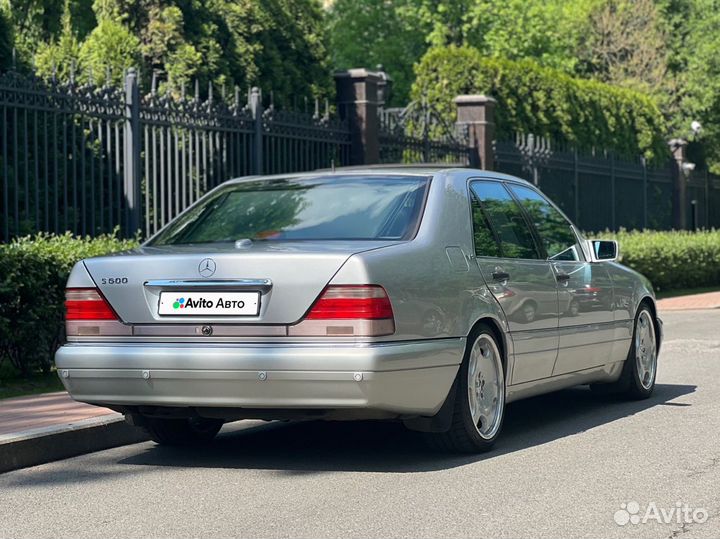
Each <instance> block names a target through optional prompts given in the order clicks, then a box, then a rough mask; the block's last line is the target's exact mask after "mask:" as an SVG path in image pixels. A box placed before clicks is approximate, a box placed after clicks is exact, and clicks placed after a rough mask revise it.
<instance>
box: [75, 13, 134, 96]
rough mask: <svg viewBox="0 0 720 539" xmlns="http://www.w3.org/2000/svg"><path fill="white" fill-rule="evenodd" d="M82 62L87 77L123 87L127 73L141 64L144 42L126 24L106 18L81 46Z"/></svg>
mask: <svg viewBox="0 0 720 539" xmlns="http://www.w3.org/2000/svg"><path fill="white" fill-rule="evenodd" d="M79 59H80V66H81V67H82V70H81V73H82V74H83V76H84V77H91V78H92V79H93V81H94V82H96V83H105V82H112V83H114V84H120V83H121V82H122V75H123V70H125V69H127V68H130V67H133V66H136V65H138V62H139V59H140V42H139V40H138V39H137V38H136V37H135V36H134V35H133V34H131V33H130V30H128V28H127V27H126V26H124V25H123V24H121V23H119V22H117V21H114V20H111V19H102V20H100V22H99V23H98V25H97V26H96V27H95V29H94V30H93V31H92V32H90V34H89V35H88V37H87V39H86V40H85V41H83V43H82V45H81V46H80V54H79ZM108 74H109V76H110V79H111V80H110V81H107V76H108Z"/></svg>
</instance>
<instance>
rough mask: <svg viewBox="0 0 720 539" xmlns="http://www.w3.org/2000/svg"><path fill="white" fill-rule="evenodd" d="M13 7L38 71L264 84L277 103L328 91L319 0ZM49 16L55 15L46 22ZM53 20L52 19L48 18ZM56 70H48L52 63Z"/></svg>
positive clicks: (89, 1)
mask: <svg viewBox="0 0 720 539" xmlns="http://www.w3.org/2000/svg"><path fill="white" fill-rule="evenodd" d="M0 2H6V3H9V7H10V8H11V9H10V11H11V12H12V14H13V16H12V17H13V21H12V23H13V27H14V28H15V30H16V32H17V33H18V34H19V35H20V37H19V38H18V39H16V40H15V46H16V47H17V49H18V51H19V53H20V54H21V56H23V57H24V58H26V59H27V60H28V63H29V62H30V61H35V62H36V63H37V65H38V70H39V72H40V73H41V74H43V75H49V74H50V73H52V71H53V69H55V70H57V75H58V76H59V77H60V78H63V77H67V75H68V71H69V69H70V66H71V65H73V63H75V64H77V67H78V74H77V78H78V79H79V80H81V81H82V80H87V79H88V78H89V77H90V76H91V75H92V77H93V79H94V80H95V81H96V82H100V81H104V79H105V76H106V75H105V74H106V72H107V70H108V68H109V70H110V73H111V77H112V78H113V80H115V81H116V80H117V79H118V78H119V77H120V76H121V75H122V71H123V69H125V68H127V67H129V66H130V65H134V66H136V67H138V68H139V69H140V72H141V76H142V80H143V81H144V83H145V84H146V85H147V84H149V81H150V79H151V77H150V74H151V73H154V72H155V73H158V74H159V75H160V80H161V81H164V84H167V85H169V86H170V87H171V88H173V89H175V90H177V89H179V88H180V87H181V86H182V85H183V84H187V83H188V82H190V81H191V80H192V79H195V78H197V79H199V80H200V82H201V87H206V83H208V82H213V83H215V84H216V85H230V84H237V85H238V86H240V87H241V88H243V89H244V88H245V87H247V86H251V85H258V86H262V87H263V88H264V89H265V90H266V91H272V92H273V93H274V95H275V97H276V100H278V101H286V102H287V101H292V100H297V99H302V98H303V97H312V96H319V95H327V94H328V93H330V92H331V90H332V78H331V75H330V63H329V58H328V53H327V48H326V43H325V27H324V14H323V11H322V8H321V7H320V4H319V0H263V1H255V0H204V1H201V0H66V1H65V2H64V3H63V2H58V1H56V0H0ZM51 19H52V20H51ZM53 21H54V22H53ZM53 66H54V68H53Z"/></svg>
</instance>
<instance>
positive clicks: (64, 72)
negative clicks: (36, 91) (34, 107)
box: [35, 1, 80, 80]
mask: <svg viewBox="0 0 720 539" xmlns="http://www.w3.org/2000/svg"><path fill="white" fill-rule="evenodd" d="M62 27H63V29H62V33H61V34H60V38H59V39H58V40H55V38H51V41H50V42H46V43H41V44H40V45H39V46H38V48H37V52H36V53H35V70H36V72H37V74H38V75H40V76H43V77H46V78H50V77H51V76H57V77H59V78H60V79H61V80H62V79H67V78H69V77H70V71H71V70H72V69H73V68H74V67H76V66H77V61H78V59H79V57H80V42H79V41H78V39H77V37H76V35H75V31H74V30H73V28H72V17H71V15H70V4H69V2H67V1H66V2H65V10H64V12H63V15H62Z"/></svg>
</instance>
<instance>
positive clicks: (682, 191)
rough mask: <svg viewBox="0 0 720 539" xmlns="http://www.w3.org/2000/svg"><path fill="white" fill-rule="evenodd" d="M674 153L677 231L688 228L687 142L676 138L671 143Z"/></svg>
mask: <svg viewBox="0 0 720 539" xmlns="http://www.w3.org/2000/svg"><path fill="white" fill-rule="evenodd" d="M668 144H669V145H670V151H671V152H672V156H673V159H672V162H671V165H672V217H673V220H672V222H673V228H674V229H675V230H685V229H686V228H687V178H686V176H685V170H684V167H683V164H684V163H686V162H687V140H683V139H680V138H674V139H672V140H671V141H670V142H669V143H668Z"/></svg>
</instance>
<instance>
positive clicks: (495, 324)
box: [465, 316, 509, 383]
mask: <svg viewBox="0 0 720 539" xmlns="http://www.w3.org/2000/svg"><path fill="white" fill-rule="evenodd" d="M482 325H486V326H488V327H489V328H490V329H491V330H492V332H493V335H494V337H495V340H496V341H497V343H498V346H499V347H500V355H501V356H502V362H503V368H504V370H505V373H504V374H505V383H507V380H508V374H509V373H508V365H509V346H508V342H507V334H506V333H505V331H503V329H502V325H501V324H500V321H499V320H497V319H495V318H493V317H492V316H483V317H482V318H479V319H478V320H476V321H475V323H474V324H473V325H472V327H471V328H470V331H469V332H468V338H467V344H466V345H465V346H466V350H467V347H468V346H471V345H472V343H471V340H470V337H471V336H473V335H474V334H475V332H477V331H478V328H479V327H480V326H482Z"/></svg>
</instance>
